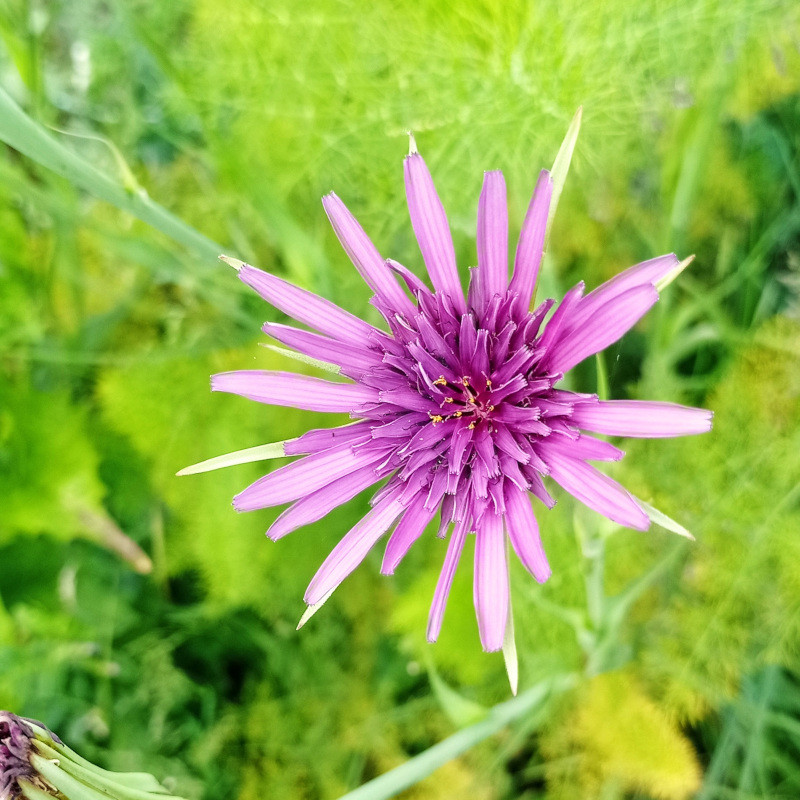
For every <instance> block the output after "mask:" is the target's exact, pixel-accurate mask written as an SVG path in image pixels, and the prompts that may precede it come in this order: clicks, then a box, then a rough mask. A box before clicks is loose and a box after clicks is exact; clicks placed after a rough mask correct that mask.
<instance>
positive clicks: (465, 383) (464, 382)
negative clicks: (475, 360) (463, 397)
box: [461, 375, 470, 386]
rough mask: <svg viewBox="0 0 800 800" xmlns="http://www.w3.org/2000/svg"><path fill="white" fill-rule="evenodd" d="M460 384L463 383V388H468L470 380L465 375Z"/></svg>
mask: <svg viewBox="0 0 800 800" xmlns="http://www.w3.org/2000/svg"><path fill="white" fill-rule="evenodd" d="M461 383H463V384H464V386H469V383H470V379H469V378H468V377H467V376H466V375H465V376H464V377H463V378H462V379H461Z"/></svg>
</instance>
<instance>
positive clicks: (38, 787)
mask: <svg viewBox="0 0 800 800" xmlns="http://www.w3.org/2000/svg"><path fill="white" fill-rule="evenodd" d="M22 797H24V798H25V799H26V800H47V799H48V798H58V800H89V798H100V797H104V798H107V800H131V798H133V797H135V798H137V800H182V798H180V797H174V796H172V795H170V794H169V793H168V792H167V791H166V789H164V787H163V786H161V784H160V783H159V782H158V781H157V780H156V779H155V778H154V777H153V776H152V775H148V774H147V773H144V772H109V771H108V770H106V769H102V768H101V767H98V766H95V765H94V764H92V763H91V762H90V761H87V760H86V759H85V758H82V757H81V756H79V755H78V754H77V753H76V752H75V751H74V750H71V749H70V748H69V747H67V746H66V745H65V744H64V743H63V742H62V741H61V739H59V738H58V736H56V735H55V734H54V733H53V732H52V731H50V730H48V729H47V728H46V727H45V726H44V725H43V724H42V723H41V722H37V721H36V720H33V719H26V718H24V717H18V716H17V715H16V714H12V713H11V712H10V711H0V800H17V798H22Z"/></svg>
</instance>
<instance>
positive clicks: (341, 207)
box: [322, 192, 416, 316]
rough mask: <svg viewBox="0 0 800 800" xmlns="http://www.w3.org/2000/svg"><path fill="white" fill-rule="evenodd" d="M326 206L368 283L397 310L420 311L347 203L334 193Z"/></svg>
mask: <svg viewBox="0 0 800 800" xmlns="http://www.w3.org/2000/svg"><path fill="white" fill-rule="evenodd" d="M322 205H323V206H324V208H325V213H326V214H327V215H328V219H329V220H330V221H331V225H332V226H333V230H334V231H335V232H336V236H337V237H338V239H339V241H340V242H341V245H342V247H343V248H344V250H345V252H346V253H347V255H348V256H349V257H350V260H351V261H352V262H353V264H354V265H355V268H356V269H357V270H358V271H359V273H361V277H362V278H363V279H364V280H365V281H366V283H367V285H368V286H369V287H370V288H371V289H372V290H373V291H374V292H375V294H377V295H378V296H379V297H382V298H383V299H384V300H385V301H386V303H388V305H389V306H390V307H391V308H393V309H394V310H395V311H399V312H401V313H403V314H406V315H409V316H413V315H414V313H415V312H416V309H415V308H414V305H413V303H412V302H411V300H409V299H408V296H407V295H406V293H405V292H404V291H403V290H402V289H401V288H400V286H399V285H398V283H397V281H396V280H395V277H394V275H393V274H392V271H391V269H389V266H388V265H387V264H386V262H385V261H384V260H383V258H382V257H381V254H380V253H379V252H378V249H377V248H376V247H375V245H374V244H373V243H372V240H371V239H370V238H369V236H367V234H366V233H364V229H363V228H362V227H361V225H359V224H358V221H357V220H356V218H355V217H354V216H353V215H352V214H351V213H350V212H349V211H348V210H347V207H346V206H345V204H344V203H343V202H342V201H341V200H340V199H339V198H338V197H337V196H336V195H335V194H334V193H333V192H331V193H330V194H326V195H325V197H323V198H322Z"/></svg>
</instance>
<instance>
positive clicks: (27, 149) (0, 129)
mask: <svg viewBox="0 0 800 800" xmlns="http://www.w3.org/2000/svg"><path fill="white" fill-rule="evenodd" d="M0 141H3V142H5V143H6V144H7V145H9V146H10V147H13V148H14V149H15V150H18V151H19V152H20V153H22V154H23V155H25V156H27V157H28V158H30V159H32V160H33V161H35V162H36V163H37V164H41V165H42V166H43V167H46V168H47V169H50V170H52V171H53V172H55V173H56V174H58V175H61V177H63V178H66V179H67V180H68V181H70V182H71V183H73V184H74V185H75V186H78V187H80V188H81V189H83V190H85V191H87V192H89V194H91V195H93V196H94V197H97V198H99V199H100V200H105V201H106V202H108V203H111V205H113V206H116V207H117V208H119V209H121V210H122V211H127V212H128V213H129V214H133V216H135V217H138V218H139V219H140V220H142V222H146V223H147V224H148V225H151V226H152V227H154V228H156V229H157V230H159V231H161V232H162V233H164V234H166V235H167V236H169V237H170V238H171V239H174V240H175V241H176V242H178V243H179V244H182V245H183V246H184V247H186V248H188V249H189V250H192V251H193V252H195V253H196V254H197V255H198V256H201V257H202V258H204V259H205V258H208V259H211V258H216V257H217V256H218V255H219V253H220V252H222V250H223V249H224V248H222V247H221V246H220V245H219V244H217V243H216V242H214V241H212V240H211V239H209V238H208V237H206V236H204V235H203V234H202V233H200V232H199V231H197V230H195V229H194V228H193V227H191V225H188V224H187V223H185V222H184V221H183V220H181V219H179V218H178V217H176V216H175V215H174V214H172V213H170V212H169V211H167V209H165V208H164V207H163V206H160V205H159V204H158V203H156V202H154V201H153V200H151V199H150V198H149V197H147V195H146V194H145V193H144V192H134V191H130V190H126V189H125V188H124V187H123V186H122V185H120V184H118V183H116V182H114V181H113V180H111V179H110V178H109V177H108V176H107V175H104V174H103V173H102V172H100V171H99V170H98V169H96V168H95V167H94V166H92V165H91V164H90V163H89V162H88V161H86V160H85V159H83V158H81V157H80V156H79V155H77V154H75V153H73V152H72V151H71V150H68V149H67V148H66V147H64V146H63V145H62V144H60V143H59V142H58V141H56V140H55V139H54V138H53V137H52V136H51V135H50V134H49V133H48V132H47V131H46V130H45V129H44V128H43V127H42V126H41V125H39V124H38V123H37V122H35V121H34V120H33V119H31V118H30V117H29V116H28V115H27V114H26V113H25V112H24V111H23V110H22V109H21V108H20V107H19V106H18V105H17V104H16V103H15V102H14V100H12V98H11V97H10V96H9V94H8V93H7V92H6V91H5V90H4V89H3V88H2V87H0Z"/></svg>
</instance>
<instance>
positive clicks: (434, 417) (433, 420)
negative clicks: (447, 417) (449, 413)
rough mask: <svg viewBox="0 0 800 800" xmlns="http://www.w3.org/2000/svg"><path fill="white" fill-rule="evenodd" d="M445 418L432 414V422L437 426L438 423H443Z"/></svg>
mask: <svg viewBox="0 0 800 800" xmlns="http://www.w3.org/2000/svg"><path fill="white" fill-rule="evenodd" d="M443 421H444V417H443V416H442V415H441V414H431V422H432V423H433V424H434V425H435V424H436V423H437V422H443Z"/></svg>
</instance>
